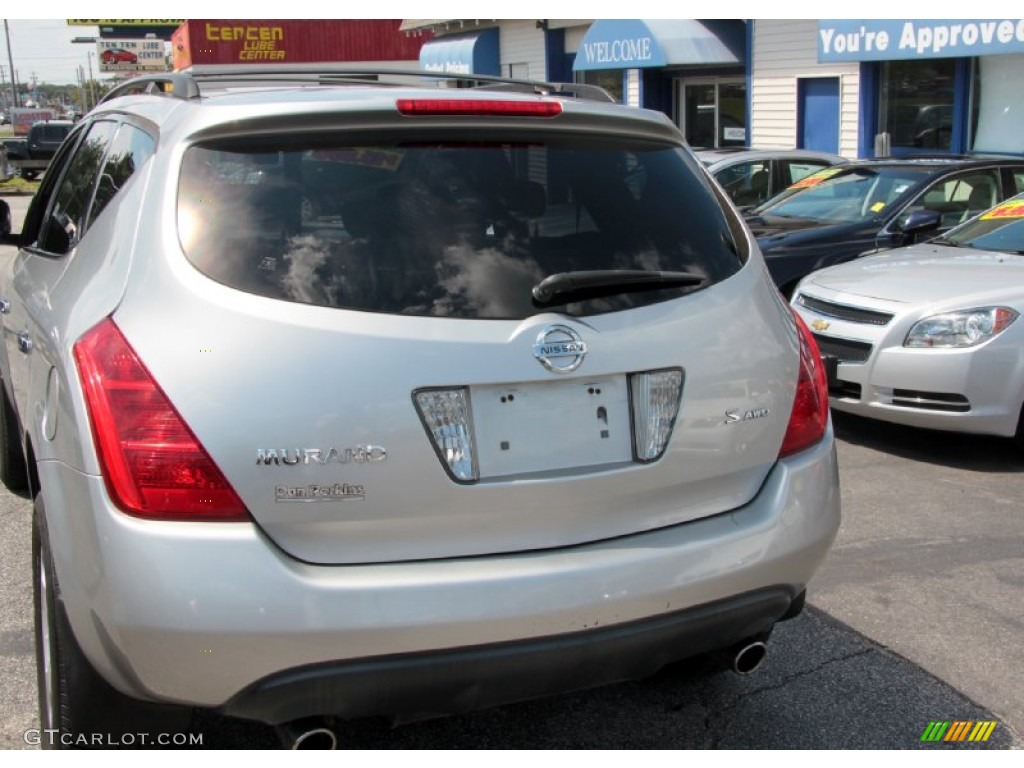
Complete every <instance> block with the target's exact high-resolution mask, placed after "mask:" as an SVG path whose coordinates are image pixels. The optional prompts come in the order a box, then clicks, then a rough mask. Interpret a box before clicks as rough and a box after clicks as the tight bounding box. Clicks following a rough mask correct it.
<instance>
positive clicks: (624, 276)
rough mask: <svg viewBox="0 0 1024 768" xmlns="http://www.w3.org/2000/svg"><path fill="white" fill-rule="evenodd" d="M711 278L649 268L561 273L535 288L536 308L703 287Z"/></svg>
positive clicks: (545, 279)
mask: <svg viewBox="0 0 1024 768" xmlns="http://www.w3.org/2000/svg"><path fill="white" fill-rule="evenodd" d="M706 280H707V278H705V277H703V276H702V275H696V274H694V273H692V272H652V271H650V270H645V269H595V270H587V271H581V272H559V273H558V274H554V275H549V276H548V277H545V278H544V279H543V280H541V281H540V282H539V283H537V284H536V285H535V286H533V303H534V304H535V305H536V306H544V305H550V304H556V303H561V302H565V301H570V300H573V299H575V300H581V299H594V298H598V297H600V296H614V295H617V294H620V293H637V292H640V291H657V290H660V289H662V288H684V287H692V286H698V285H702V284H704V283H705V282H706Z"/></svg>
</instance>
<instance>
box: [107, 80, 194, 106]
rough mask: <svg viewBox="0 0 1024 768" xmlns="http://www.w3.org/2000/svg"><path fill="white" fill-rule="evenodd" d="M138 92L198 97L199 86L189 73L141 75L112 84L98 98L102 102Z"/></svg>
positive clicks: (187, 97) (177, 96)
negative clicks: (102, 95)
mask: <svg viewBox="0 0 1024 768" xmlns="http://www.w3.org/2000/svg"><path fill="white" fill-rule="evenodd" d="M139 94H162V95H164V96H173V97H174V98H178V99H198V98H199V86H198V85H197V84H196V82H195V80H194V79H193V78H192V77H190V76H189V75H183V74H181V73H177V72H174V73H167V72H165V73H161V74H159V75H142V76H141V77H133V78H132V79H131V80H126V81H125V82H123V83H121V84H120V85H116V86H114V87H113V88H111V89H110V91H108V92H107V94H106V95H105V96H104V97H103V98H102V99H100V100H99V103H100V104H103V103H104V102H107V101H110V100H111V99H116V98H118V97H119V96H135V95H139Z"/></svg>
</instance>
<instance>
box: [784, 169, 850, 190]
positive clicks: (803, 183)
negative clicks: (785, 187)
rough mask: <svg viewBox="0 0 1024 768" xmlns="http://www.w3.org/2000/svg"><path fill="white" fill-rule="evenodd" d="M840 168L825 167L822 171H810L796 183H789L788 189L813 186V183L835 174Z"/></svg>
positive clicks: (819, 182)
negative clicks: (810, 172)
mask: <svg viewBox="0 0 1024 768" xmlns="http://www.w3.org/2000/svg"><path fill="white" fill-rule="evenodd" d="M842 170H843V169H842V168H826V169H824V170H823V171H818V172H817V173H812V174H811V175H810V176H804V177H803V178H802V179H800V181H798V182H797V183H796V184H790V185H789V188H790V189H803V188H804V187H813V186H814V185H815V184H821V182H823V181H824V180H825V179H828V178H831V177H832V176H835V175H836V174H837V173H839V172H840V171H842Z"/></svg>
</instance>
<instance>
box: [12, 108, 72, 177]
mask: <svg viewBox="0 0 1024 768" xmlns="http://www.w3.org/2000/svg"><path fill="white" fill-rule="evenodd" d="M73 125H74V123H73V122H71V121H70V120H46V121H42V122H38V123H35V124H34V125H33V126H32V127H31V128H29V131H28V136H27V137H26V138H25V139H15V140H14V141H13V142H11V143H9V144H7V156H8V160H9V162H10V163H11V165H13V166H14V168H15V169H16V170H17V171H18V172H19V173H20V174H21V177H22V178H24V179H26V180H32V179H34V178H35V177H36V176H38V175H39V174H40V173H42V172H43V171H45V170H46V168H47V166H48V165H49V164H50V159H51V158H52V157H53V156H54V154H55V153H56V152H57V149H58V148H59V147H60V145H61V144H62V143H63V141H64V139H65V138H67V136H68V134H69V133H70V132H71V128H72V126H73Z"/></svg>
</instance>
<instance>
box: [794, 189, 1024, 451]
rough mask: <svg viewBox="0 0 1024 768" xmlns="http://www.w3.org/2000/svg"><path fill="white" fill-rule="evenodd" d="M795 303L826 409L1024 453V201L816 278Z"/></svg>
mask: <svg viewBox="0 0 1024 768" xmlns="http://www.w3.org/2000/svg"><path fill="white" fill-rule="evenodd" d="M793 307H794V308H795V309H796V311H797V312H799V313H800V314H801V316H802V317H803V318H804V321H805V322H806V323H807V324H808V325H809V326H810V327H811V329H812V330H813V332H814V337H815V339H816V340H817V341H818V345H819V348H820V349H821V352H822V354H823V355H828V356H831V357H833V358H834V359H835V360H836V361H837V363H838V364H837V365H836V366H835V367H834V368H831V375H830V377H829V378H830V381H829V394H830V395H831V402H832V407H833V408H834V409H836V410H839V411H847V412H849V413H855V414H858V415H861V416H867V417H869V418H874V419H882V420H884V421H892V422H897V423H900V424H910V425H912V426H918V427H929V428H932V429H945V430H952V431H956V432H974V433H978V434H986V435H1000V436H1003V437H1013V438H1015V439H1016V441H1017V444H1018V446H1020V447H1021V448H1022V449H1024V320H1021V319H1020V315H1021V314H1022V313H1024V195H1018V196H1017V197H1014V198H1011V199H1010V200H1008V201H1006V202H1004V203H1001V204H999V205H997V206H996V207H994V208H992V209H990V210H988V211H986V212H984V213H982V214H981V215H980V216H979V217H977V218H975V219H973V220H971V221H969V222H967V223H966V224H963V225H961V226H960V227H957V228H955V229H953V230H951V231H949V232H947V233H946V234H945V235H944V236H942V237H940V238H938V239H935V240H932V241H930V242H927V243H921V244H918V245H914V246H910V247H907V248H897V249H894V250H891V251H887V252H885V253H882V254H879V255H876V256H868V257H866V258H863V259H857V260H856V261H852V262H850V263H848V264H840V265H837V266H834V267H829V268H827V269H822V270H819V271H817V272H814V273H813V274H811V275H810V276H809V277H807V278H806V279H804V280H803V282H801V283H800V285H799V287H798V288H797V290H796V293H795V295H794V297H793Z"/></svg>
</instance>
